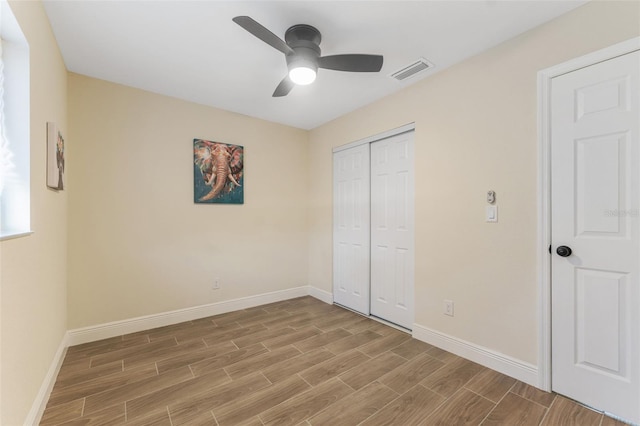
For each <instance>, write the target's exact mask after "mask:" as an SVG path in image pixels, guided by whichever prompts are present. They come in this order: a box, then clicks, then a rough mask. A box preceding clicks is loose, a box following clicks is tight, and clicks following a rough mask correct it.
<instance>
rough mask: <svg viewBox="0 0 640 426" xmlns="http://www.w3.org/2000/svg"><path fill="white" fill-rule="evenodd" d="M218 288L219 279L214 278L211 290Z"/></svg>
mask: <svg viewBox="0 0 640 426" xmlns="http://www.w3.org/2000/svg"><path fill="white" fill-rule="evenodd" d="M219 288H220V278H216V279H215V280H213V287H211V289H212V290H218V289H219Z"/></svg>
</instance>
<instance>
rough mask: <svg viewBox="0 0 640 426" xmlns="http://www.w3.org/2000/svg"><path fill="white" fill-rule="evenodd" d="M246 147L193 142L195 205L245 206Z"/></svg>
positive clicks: (200, 141) (197, 140)
mask: <svg viewBox="0 0 640 426" xmlns="http://www.w3.org/2000/svg"><path fill="white" fill-rule="evenodd" d="M243 185H244V147H242V146H240V145H230V144H226V143H222V142H214V141H207V140H204V139H194V140H193V196H194V197H193V198H194V199H193V201H194V202H195V203H196V204H244V186H243Z"/></svg>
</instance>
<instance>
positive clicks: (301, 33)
mask: <svg viewBox="0 0 640 426" xmlns="http://www.w3.org/2000/svg"><path fill="white" fill-rule="evenodd" d="M284 39H285V41H286V43H287V44H288V45H289V47H291V49H292V50H293V52H294V53H292V54H289V55H287V65H288V67H289V69H292V68H296V67H298V66H304V67H307V68H312V69H313V70H314V71H317V70H318V58H319V57H320V54H321V50H320V41H321V40H322V36H321V35H320V31H318V30H317V29H316V28H314V27H312V26H311V25H304V24H300V25H294V26H293V27H291V28H289V29H288V30H287V32H286V33H285V35H284Z"/></svg>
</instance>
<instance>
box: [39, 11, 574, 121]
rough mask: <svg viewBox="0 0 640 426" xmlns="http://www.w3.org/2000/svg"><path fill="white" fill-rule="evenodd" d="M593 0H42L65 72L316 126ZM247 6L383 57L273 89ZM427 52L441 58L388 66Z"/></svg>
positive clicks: (271, 58) (278, 66)
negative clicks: (243, 21)
mask: <svg viewBox="0 0 640 426" xmlns="http://www.w3.org/2000/svg"><path fill="white" fill-rule="evenodd" d="M585 2H586V0H571V1H565V0H554V1H539V0H538V1H495V0H493V1H484V0H475V1H452V0H448V1H264V0H263V1H252V2H248V1H213V0H209V1H185V0H179V1H175V0H174V1H166V0H155V1H111V0H102V1H90V0H62V1H60V0H58V1H54V0H45V2H44V6H45V9H46V12H47V14H48V16H49V19H50V21H51V25H52V27H53V31H54V33H55V36H56V38H57V40H58V44H59V45H60V49H61V51H62V55H63V57H64V61H65V63H66V66H67V68H68V69H69V71H72V72H75V73H79V74H84V75H88V76H91V77H95V78H99V79H104V80H108V81H112V82H116V83H120V84H124V85H127V86H132V87H137V88H140V89H144V90H148V91H151V92H155V93H160V94H164V95H168V96H173V97H176V98H180V99H184V100H188V101H192V102H196V103H200V104H204V105H210V106H214V107H218V108H222V109H225V110H229V111H234V112H238V113H241V114H246V115H249V116H252V117H258V118H262V119H265V120H269V121H274V122H278V123H283V124H287V125H290V126H294V127H299V128H302V129H312V128H314V127H317V126H319V125H321V124H323V123H326V122H328V121H330V120H332V119H334V118H337V117H339V116H341V115H343V114H345V113H348V112H350V111H353V110H355V109H357V108H359V107H362V106H364V105H366V104H369V103H371V102H373V101H375V100H377V99H380V98H382V97H384V96H387V95H389V94H392V93H394V92H397V91H399V90H401V89H403V88H404V87H407V86H408V85H411V84H414V83H416V82H417V81H419V80H421V79H422V78H427V77H428V76H429V75H432V74H433V73H435V72H438V71H441V70H443V69H445V68H447V67H449V66H451V65H453V64H455V63H457V62H460V61H462V60H463V59H465V58H468V57H470V56H472V55H475V54H477V53H479V52H481V51H483V50H486V49H488V48H490V47H492V46H495V45H496V44H499V43H501V42H502V41H504V40H508V39H510V38H512V37H514V36H516V35H518V34H520V33H522V32H525V31H527V30H529V29H531V28H533V27H536V26H538V25H540V24H542V23H544V22H546V21H548V20H551V19H553V18H555V17H556V16H558V15H561V14H563V13H566V12H568V11H569V10H571V9H574V8H576V7H578V6H580V5H582V4H584V3H585ZM238 15H248V16H251V17H252V18H254V19H255V20H256V21H258V22H260V23H261V24H262V25H264V26H265V27H267V28H268V29H270V30H271V31H272V32H273V33H275V34H276V35H278V36H280V37H282V38H284V32H285V31H286V29H287V28H288V27H290V26H291V25H294V24H310V25H313V26H315V27H316V28H318V30H320V32H321V33H322V43H321V44H320V47H321V48H322V54H323V55H335V54H341V53H371V54H381V55H384V65H383V67H382V71H381V72H380V73H345V72H336V71H330V70H324V69H321V70H319V73H318V78H317V80H316V81H315V83H313V84H312V85H310V86H299V87H295V88H294V89H293V90H292V91H291V93H290V94H289V95H288V96H286V97H283V98H272V97H271V94H272V93H273V91H274V89H275V87H276V86H277V85H278V83H279V82H280V80H282V78H283V77H284V75H285V74H286V70H287V68H286V63H285V58H284V55H283V54H282V53H280V52H279V51H277V50H275V49H273V48H272V47H270V46H268V45H267V44H265V43H263V42H262V41H260V40H258V39H257V38H255V37H254V36H252V35H251V34H249V33H248V32H246V31H245V30H244V29H242V28H241V27H239V26H238V25H236V24H235V23H233V22H232V21H231V19H232V18H233V17H234V16H238ZM419 57H424V58H426V59H427V60H429V61H430V62H432V63H433V64H435V67H434V68H433V69H432V70H430V71H427V72H425V73H423V74H421V75H419V76H415V77H413V78H410V79H408V80H405V81H404V82H401V83H400V82H397V81H396V80H394V79H392V78H390V77H389V75H390V74H391V73H393V72H395V71H397V70H399V69H401V68H403V67H404V66H406V65H408V64H410V63H412V62H414V61H415V60H417V59H418V58H419Z"/></svg>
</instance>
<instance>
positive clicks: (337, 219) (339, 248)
mask: <svg viewBox="0 0 640 426" xmlns="http://www.w3.org/2000/svg"><path fill="white" fill-rule="evenodd" d="M369 191H370V179H369V145H368V144H364V145H360V146H357V147H354V148H349V149H346V150H344V151H339V152H336V153H334V154H333V268H334V269H333V300H334V302H335V303H338V304H340V305H343V306H346V307H347V308H350V309H353V310H355V311H357V312H361V313H363V314H365V315H369V267H370V266H369V259H370V246H369V237H370V221H369V205H370V200H369Z"/></svg>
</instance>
